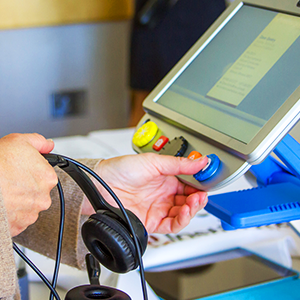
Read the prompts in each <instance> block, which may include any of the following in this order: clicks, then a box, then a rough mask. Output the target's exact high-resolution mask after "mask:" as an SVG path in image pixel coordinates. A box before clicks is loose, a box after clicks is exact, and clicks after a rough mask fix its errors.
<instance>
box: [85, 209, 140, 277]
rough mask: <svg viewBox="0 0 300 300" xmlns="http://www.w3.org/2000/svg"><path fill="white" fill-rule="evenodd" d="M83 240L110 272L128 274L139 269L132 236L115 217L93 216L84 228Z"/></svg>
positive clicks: (105, 215) (98, 214)
mask: <svg viewBox="0 0 300 300" xmlns="http://www.w3.org/2000/svg"><path fill="white" fill-rule="evenodd" d="M82 238H83V241H84V243H85V245H86V247H87V248H88V249H89V251H90V252H91V253H92V254H93V255H94V257H95V258H96V259H97V260H98V261H99V262H100V263H101V264H102V265H103V266H105V267H106V268H108V269H109V270H111V271H113V272H116V273H126V272H129V271H131V270H134V269H136V268H137V266H138V259H137V257H136V248H135V244H134V242H133V239H132V236H131V234H130V233H129V231H128V230H127V228H126V227H125V226H124V225H123V224H122V223H121V222H120V221H119V220H118V219H116V218H115V217H114V216H110V215H107V214H106V213H103V214H100V213H97V214H94V215H91V216H90V218H89V219H88V220H87V221H86V222H85V223H84V224H83V226H82Z"/></svg>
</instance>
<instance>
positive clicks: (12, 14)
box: [0, 0, 134, 29]
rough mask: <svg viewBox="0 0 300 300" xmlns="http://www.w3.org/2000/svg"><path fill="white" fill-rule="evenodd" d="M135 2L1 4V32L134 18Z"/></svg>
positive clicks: (14, 0)
mask: <svg viewBox="0 0 300 300" xmlns="http://www.w3.org/2000/svg"><path fill="white" fill-rule="evenodd" d="M133 9H134V4H133V0H0V29H14V28H28V27H40V26H56V25H66V24H75V23H90V22H103V21H117V20H124V19H129V18H131V16H132V14H133Z"/></svg>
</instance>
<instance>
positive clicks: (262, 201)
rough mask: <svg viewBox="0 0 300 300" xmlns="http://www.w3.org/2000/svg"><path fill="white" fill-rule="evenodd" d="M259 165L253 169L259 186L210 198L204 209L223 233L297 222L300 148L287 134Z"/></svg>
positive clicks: (298, 214) (299, 213) (298, 216)
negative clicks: (217, 219)
mask: <svg viewBox="0 0 300 300" xmlns="http://www.w3.org/2000/svg"><path fill="white" fill-rule="evenodd" d="M273 153H274V154H275V155H276V156H277V157H278V158H279V159H280V160H281V161H282V162H283V163H284V164H282V163H281V162H279V160H278V159H276V158H274V157H272V156H271V155H270V156H269V157H267V159H265V160H264V161H263V162H262V163H261V164H259V165H255V166H252V167H251V169H250V171H251V172H252V173H253V174H254V175H255V176H256V178H257V183H258V187H257V188H252V189H248V190H242V191H236V192H231V193H225V194H219V195H213V196H210V197H209V200H208V203H207V205H206V207H205V209H206V210H207V211H208V212H209V213H211V214H213V215H214V216H216V217H217V218H219V219H220V220H221V221H222V226H223V228H224V229H225V230H233V229H239V228H248V227H254V226H263V225H268V224H274V223H282V222H289V221H292V220H296V219H300V200H299V195H300V145H299V143H298V142H297V141H296V140H295V139H294V138H292V137H291V136H290V135H289V134H288V135H286V136H285V138H284V139H283V140H282V141H281V142H280V143H279V144H278V145H277V147H276V148H275V149H274V151H273Z"/></svg>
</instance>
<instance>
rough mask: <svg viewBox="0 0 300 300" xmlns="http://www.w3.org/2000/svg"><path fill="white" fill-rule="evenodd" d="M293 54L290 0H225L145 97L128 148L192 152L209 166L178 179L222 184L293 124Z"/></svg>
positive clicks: (299, 48)
mask: <svg viewBox="0 0 300 300" xmlns="http://www.w3.org/2000/svg"><path fill="white" fill-rule="evenodd" d="M299 53H300V7H299V5H298V1H296V0H284V1H276V0H248V1H240V0H237V1H235V2H233V3H232V4H231V5H230V6H229V7H228V8H227V9H226V11H225V12H224V13H223V14H222V15H221V16H220V17H219V18H218V19H217V20H216V22H215V23H214V24H213V25H212V26H211V27H210V28H209V30H208V31H207V32H206V33H205V34H204V35H203V36H202V37H201V38H200V39H199V40H198V41H197V42H196V43H195V45H194V46H193V47H192V48H191V49H190V50H189V51H188V52H187V53H186V55H185V56H184V57H183V58H182V59H181V60H180V61H179V62H178V64H177V65H176V66H175V67H174V68H173V69H172V70H171V71H170V72H169V73H168V74H167V76H166V77H165V78H164V79H163V80H162V81H161V82H160V83H159V84H158V86H157V87H156V88H155V89H154V90H153V91H152V92H151V93H150V95H149V96H148V97H147V98H146V100H145V101H144V104H143V107H144V109H145V111H146V115H145V116H144V117H143V118H142V119H141V121H140V123H139V124H138V127H137V131H136V133H135V136H134V138H133V148H134V149H135V150H136V151H137V152H157V153H161V154H171V155H177V156H181V155H182V156H190V157H191V158H195V157H196V156H197V154H195V155H196V156H195V155H194V152H192V151H197V152H200V153H202V154H205V155H208V156H209V158H210V159H209V161H210V166H208V167H207V168H206V170H204V172H202V173H201V174H196V175H195V176H182V177H181V179H182V180H183V181H186V182H188V183H189V184H191V185H193V186H195V187H197V188H200V189H202V190H213V189H217V188H221V187H223V186H224V185H226V184H229V183H230V182H232V181H233V180H235V179H237V178H238V177H239V176H241V175H242V174H244V173H245V172H246V171H247V170H248V169H249V168H250V167H251V165H252V164H258V163H260V162H262V161H263V160H264V159H265V158H266V157H267V156H268V155H269V154H270V152H271V151H272V150H273V149H274V148H275V147H276V145H277V144H278V143H279V142H280V141H281V139H282V138H283V137H284V136H285V135H286V134H287V133H288V132H289V130H290V129H291V128H292V127H293V126H294V125H295V124H296V123H297V121H298V119H299V112H300V101H299V98H300V86H299V85H300V57H299ZM146 121H150V122H146ZM145 122H146V123H145ZM147 123H148V124H147ZM149 128H150V132H152V135H151V133H150V136H147V138H146V140H145V141H144V137H145V132H147V135H148V134H149V131H148V129H149ZM145 129H146V130H145ZM161 145H163V146H161ZM174 149H175V150H174ZM191 153H192V155H191ZM195 153H196V152H195ZM213 165H215V167H213ZM205 172H206V174H203V173H205Z"/></svg>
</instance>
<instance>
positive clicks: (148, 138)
mask: <svg viewBox="0 0 300 300" xmlns="http://www.w3.org/2000/svg"><path fill="white" fill-rule="evenodd" d="M162 133H163V132H162V131H161V130H160V128H159V127H158V126H157V124H156V123H154V122H153V121H151V120H150V119H148V120H147V121H146V122H145V123H143V124H142V125H141V127H140V128H138V130H137V131H136V132H135V134H134V136H133V138H132V143H133V144H134V145H135V146H137V147H139V148H142V149H141V151H142V152H151V151H152V152H153V151H155V152H158V153H159V154H163V155H172V156H180V157H181V156H186V157H187V158H189V159H191V160H198V159H200V158H201V157H202V154H201V153H200V152H198V151H196V150H194V149H193V147H192V145H190V144H189V143H188V142H187V140H186V139H185V138H184V137H183V136H179V137H175V138H173V139H171V140H169V137H167V135H166V134H162ZM188 148H189V150H190V151H191V152H190V153H189V154H188V153H187V154H186V152H187V149H188ZM207 158H208V163H207V165H206V166H205V167H204V168H203V169H202V170H200V171H199V172H198V173H196V174H194V175H193V177H194V178H195V179H196V180H197V181H198V182H199V183H201V182H204V181H205V180H207V179H210V178H212V177H213V176H214V175H215V174H216V173H217V172H218V170H219V169H221V168H220V164H221V162H220V159H219V157H218V156H217V155H216V154H210V155H207Z"/></svg>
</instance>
